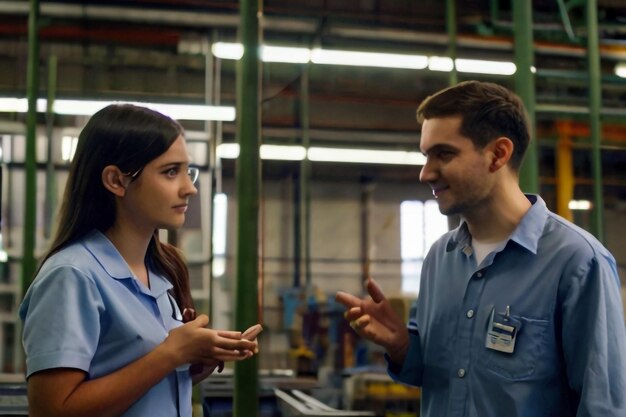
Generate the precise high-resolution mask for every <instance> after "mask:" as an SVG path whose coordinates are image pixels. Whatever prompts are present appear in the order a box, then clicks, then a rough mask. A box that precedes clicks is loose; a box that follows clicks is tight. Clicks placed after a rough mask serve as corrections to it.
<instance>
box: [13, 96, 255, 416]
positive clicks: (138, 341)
mask: <svg viewBox="0 0 626 417" xmlns="http://www.w3.org/2000/svg"><path fill="white" fill-rule="evenodd" d="M197 176H198V170H197V169H196V168H191V167H190V166H189V156H188V154H187V147H186V145H185V140H184V137H183V129H182V127H181V126H180V125H179V124H178V123H177V122H175V121H174V120H172V119H170V118H168V117H166V116H164V115H162V114H160V113H157V112H155V111H152V110H149V109H146V108H143V107H138V106H133V105H111V106H108V107H106V108H104V109H102V110H100V111H99V112H97V113H96V114H94V115H93V116H92V117H91V119H90V120H89V122H88V123H87V125H86V126H85V128H84V129H83V131H82V132H81V134H80V137H79V141H78V146H77V149H76V154H75V156H74V159H73V161H72V164H71V167H70V174H69V178H68V181H67V185H66V189H65V195H64V200H63V204H62V206H61V213H60V220H59V226H58V231H57V234H56V237H55V239H54V241H53V242H52V246H51V249H50V251H49V252H48V254H47V255H46V256H45V258H44V262H43V264H42V266H41V267H40V269H39V271H38V273H37V276H36V278H35V280H34V281H33V284H32V285H31V287H30V288H29V290H28V292H27V294H26V296H25V298H24V301H23V303H22V305H21V307H20V317H21V319H22V320H23V322H24V334H23V343H24V348H25V352H26V367H27V372H26V377H27V378H28V398H29V408H30V416H31V417H38V416H45V417H53V416H63V417H71V416H81V417H84V416H100V417H104V416H122V415H123V416H143V417H154V416H182V417H190V416H191V384H192V376H191V375H190V370H189V369H190V366H189V364H194V366H193V367H192V369H194V371H192V372H198V371H195V370H196V369H200V371H199V372H198V374H197V375H195V376H194V378H193V379H194V381H195V382H197V381H198V380H201V379H203V378H205V377H206V376H208V375H209V374H210V373H211V372H212V371H213V370H214V369H215V367H216V366H217V365H218V364H220V363H221V361H229V360H242V359H245V358H248V357H250V356H252V355H253V352H255V351H256V349H257V347H258V344H257V343H256V341H249V340H245V339H244V338H242V337H241V333H240V332H234V331H216V330H212V329H209V328H206V326H207V325H208V323H209V320H208V317H207V316H205V315H200V316H199V317H197V318H193V316H195V314H193V310H192V309H193V302H192V299H191V294H190V289H189V281H188V271H187V268H186V266H185V264H184V262H183V259H182V257H181V255H180V254H179V252H178V251H177V250H176V248H174V247H173V246H170V245H168V244H166V243H162V242H160V241H159V237H158V229H176V228H179V227H181V226H182V224H183V222H184V220H185V211H186V209H187V203H188V200H189V198H190V197H192V196H193V195H195V194H196V193H197V190H196V188H195V187H194V185H193V184H194V182H195V181H196V179H197ZM182 312H184V313H185V317H189V316H191V317H190V318H192V320H191V321H189V322H187V323H185V324H183V323H182V321H183V314H182ZM190 313H191V314H190Z"/></svg>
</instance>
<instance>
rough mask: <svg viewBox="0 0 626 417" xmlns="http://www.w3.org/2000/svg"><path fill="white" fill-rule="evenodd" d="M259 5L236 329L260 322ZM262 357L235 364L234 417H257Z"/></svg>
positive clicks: (245, 28) (253, 27)
mask: <svg viewBox="0 0 626 417" xmlns="http://www.w3.org/2000/svg"><path fill="white" fill-rule="evenodd" d="M258 6H259V0H241V1H240V2H239V13H240V15H241V20H240V24H239V38H240V42H241V43H242V44H243V47H244V53H243V57H242V58H241V60H239V61H238V62H237V138H238V141H239V147H240V151H239V159H238V161H237V168H236V175H237V199H238V213H237V226H238V227H237V291H236V301H235V307H236V311H235V328H236V329H238V330H241V331H243V330H245V329H246V328H248V327H249V326H251V325H253V324H255V323H256V322H257V320H258V316H257V314H258V282H257V280H258V276H259V257H258V251H259V224H258V223H259V189H260V178H261V171H260V163H259V144H260V143H259V108H260V107H259V93H258V90H259V21H258V17H257V13H258V10H259V8H258ZM257 367H258V363H257V357H256V356H254V357H252V358H250V359H247V360H245V361H241V362H236V363H235V390H234V399H233V415H234V416H235V417H255V416H257V413H258V385H259V381H258V379H257V374H258V372H257Z"/></svg>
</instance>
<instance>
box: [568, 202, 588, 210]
mask: <svg viewBox="0 0 626 417" xmlns="http://www.w3.org/2000/svg"><path fill="white" fill-rule="evenodd" d="M567 207H568V208H569V209H570V210H591V207H592V204H591V201H589V200H570V202H569V203H568V204H567Z"/></svg>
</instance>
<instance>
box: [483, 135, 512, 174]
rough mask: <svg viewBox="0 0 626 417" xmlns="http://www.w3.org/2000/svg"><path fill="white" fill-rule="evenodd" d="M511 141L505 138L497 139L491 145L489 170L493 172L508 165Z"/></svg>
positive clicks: (510, 154)
mask: <svg viewBox="0 0 626 417" xmlns="http://www.w3.org/2000/svg"><path fill="white" fill-rule="evenodd" d="M514 146H515V145H513V141H512V140H511V139H509V138H507V137H505V136H502V137H499V138H497V139H496V140H494V141H493V143H492V148H491V152H492V155H491V158H492V160H491V165H490V166H489V170H490V171H491V172H495V171H497V170H499V169H500V168H502V167H503V166H505V165H506V164H508V163H509V160H510V159H511V156H512V155H513V148H514Z"/></svg>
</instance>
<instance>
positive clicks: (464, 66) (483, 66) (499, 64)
mask: <svg viewBox="0 0 626 417" xmlns="http://www.w3.org/2000/svg"><path fill="white" fill-rule="evenodd" d="M455 63H456V69H457V70H458V71H459V72H471V73H475V74H492V75H513V74H515V71H516V70H517V67H516V66H515V64H514V63H512V62H505V61H486V60H483V59H463V58H457V59H456V60H455Z"/></svg>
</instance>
